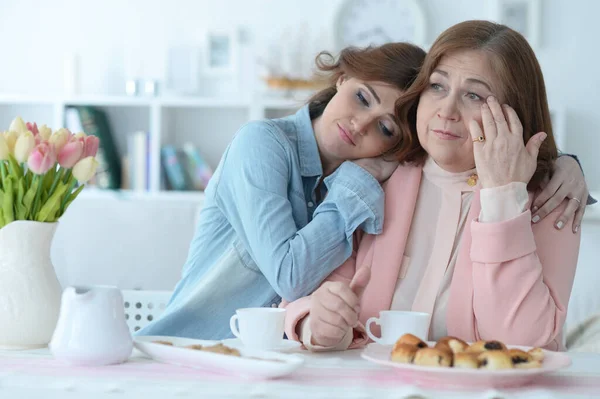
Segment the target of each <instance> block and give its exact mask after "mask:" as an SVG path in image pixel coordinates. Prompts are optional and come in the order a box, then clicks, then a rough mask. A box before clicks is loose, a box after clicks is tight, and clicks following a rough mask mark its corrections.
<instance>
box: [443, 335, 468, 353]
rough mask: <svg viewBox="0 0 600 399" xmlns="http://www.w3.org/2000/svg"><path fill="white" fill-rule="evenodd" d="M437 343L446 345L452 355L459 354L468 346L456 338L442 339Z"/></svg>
mask: <svg viewBox="0 0 600 399" xmlns="http://www.w3.org/2000/svg"><path fill="white" fill-rule="evenodd" d="M438 343H446V344H448V346H449V347H450V349H452V353H455V354H456V353H461V352H464V351H466V350H467V348H468V347H469V344H467V343H466V342H465V341H463V340H462V339H459V338H456V337H444V338H441V339H439V340H438Z"/></svg>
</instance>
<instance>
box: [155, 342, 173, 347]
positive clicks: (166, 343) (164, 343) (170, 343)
mask: <svg viewBox="0 0 600 399" xmlns="http://www.w3.org/2000/svg"><path fill="white" fill-rule="evenodd" d="M152 343H153V344H161V345H169V346H173V342H169V341H152Z"/></svg>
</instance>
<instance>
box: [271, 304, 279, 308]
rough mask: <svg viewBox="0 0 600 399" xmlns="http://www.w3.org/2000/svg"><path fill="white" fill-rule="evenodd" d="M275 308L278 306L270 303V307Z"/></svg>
mask: <svg viewBox="0 0 600 399" xmlns="http://www.w3.org/2000/svg"><path fill="white" fill-rule="evenodd" d="M277 306H279V305H277V304H276V303H272V304H271V307H272V308H276V307H277Z"/></svg>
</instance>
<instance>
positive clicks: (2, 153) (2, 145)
mask: <svg viewBox="0 0 600 399" xmlns="http://www.w3.org/2000/svg"><path fill="white" fill-rule="evenodd" d="M9 154H10V150H9V149H8V144H7V143H6V139H5V138H4V135H3V134H0V161H5V160H7V159H8V155H9Z"/></svg>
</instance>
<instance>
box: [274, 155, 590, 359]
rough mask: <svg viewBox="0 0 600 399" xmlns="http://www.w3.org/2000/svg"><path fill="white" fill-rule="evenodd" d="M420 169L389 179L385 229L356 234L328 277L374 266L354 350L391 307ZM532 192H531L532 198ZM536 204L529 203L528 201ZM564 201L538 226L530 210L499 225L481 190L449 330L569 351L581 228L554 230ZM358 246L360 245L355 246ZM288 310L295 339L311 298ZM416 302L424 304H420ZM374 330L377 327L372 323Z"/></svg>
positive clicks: (469, 337)
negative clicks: (484, 214) (487, 211)
mask: <svg viewBox="0 0 600 399" xmlns="http://www.w3.org/2000/svg"><path fill="white" fill-rule="evenodd" d="M421 170H422V169H421V167H414V166H401V167H398V169H397V170H396V171H395V172H394V174H393V175H392V176H391V177H390V179H389V180H388V182H387V183H386V185H385V187H384V190H385V219H384V220H385V221H384V227H383V232H382V234H380V235H362V236H359V235H357V239H356V241H355V242H358V248H357V249H356V251H355V252H354V253H353V255H352V257H351V258H350V259H348V260H347V261H346V262H345V263H343V264H342V265H341V266H340V267H339V268H338V269H336V270H335V271H334V272H333V273H332V274H331V275H330V276H329V277H328V278H327V280H329V281H344V282H347V283H349V282H350V281H351V280H352V277H353V276H354V274H355V272H356V270H357V267H362V266H365V265H366V266H369V267H371V280H370V282H369V285H368V286H367V288H366V290H365V292H364V294H363V297H362V300H361V313H360V321H361V325H360V326H359V327H357V328H356V329H355V333H354V340H353V342H352V345H351V346H350V347H351V348H356V347H360V346H362V345H364V344H365V343H367V341H368V338H366V335H365V334H364V327H363V326H364V323H365V322H366V321H367V320H368V319H369V318H370V317H373V316H378V315H379V311H381V310H388V309H389V308H390V306H391V303H392V296H393V295H394V291H395V288H396V282H397V279H398V272H399V269H400V266H401V263H402V258H403V254H404V248H405V246H406V241H407V237H408V233H409V230H410V224H411V220H412V217H413V213H414V210H415V203H416V200H417V195H418V192H419V185H420V182H421ZM530 197H531V196H530ZM530 202H531V201H530ZM566 202H567V201H565V203H563V204H562V205H561V206H560V207H559V208H558V209H556V210H555V211H554V212H553V213H552V214H551V215H548V216H547V217H546V218H544V219H543V220H541V221H539V222H538V223H537V224H532V223H531V212H530V211H529V210H528V211H526V212H524V213H523V214H522V215H520V216H518V217H516V218H514V219H511V220H508V221H505V222H501V223H479V222H478V220H477V218H478V215H479V212H480V210H481V205H480V200H479V191H476V192H475V194H474V197H473V200H472V204H471V209H470V211H469V215H468V220H471V221H472V222H471V223H467V225H466V226H465V229H464V232H463V237H462V241H461V244H460V248H459V254H458V258H457V261H456V266H455V269H454V274H453V276H452V283H451V287H450V295H449V300H448V305H447V329H448V335H452V336H456V337H459V338H461V339H463V340H465V341H477V340H481V339H497V340H501V341H503V342H505V343H507V344H512V345H529V346H540V347H545V348H547V349H550V350H564V346H563V344H562V327H563V324H564V321H565V318H566V314H567V305H568V302H569V297H570V295H571V288H572V286H573V278H574V276H575V268H576V266H577V257H578V254H579V242H580V232H579V233H577V234H573V233H572V231H571V229H570V228H569V227H570V222H569V223H568V224H567V226H568V227H565V228H564V229H563V230H561V231H559V230H557V229H556V228H554V225H553V224H554V222H555V220H556V217H557V215H559V214H560V212H562V210H563V209H564V208H565V206H566ZM355 248H356V246H355ZM428 275H430V274H429V273H426V274H425V277H424V280H423V281H422V283H421V284H422V286H421V287H420V290H421V289H425V290H426V292H427V291H428V295H424V296H421V298H424V297H430V298H427V299H428V301H429V302H431V299H432V298H431V297H432V296H433V297H435V296H436V295H437V291H438V289H439V285H438V284H432V283H431V281H428V280H427V278H428ZM282 306H284V307H286V308H287V316H286V334H287V336H288V337H289V338H290V339H295V340H298V335H297V333H296V327H297V325H298V323H299V322H300V321H301V320H302V319H303V318H304V317H305V316H306V315H307V314H308V313H309V310H310V297H304V298H300V299H298V300H296V301H294V302H291V303H287V302H283V303H282ZM414 308H421V306H419V304H418V303H415V304H414ZM374 330H375V329H374Z"/></svg>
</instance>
